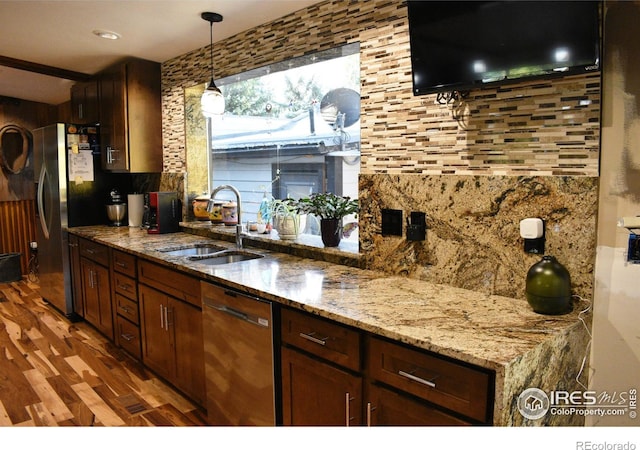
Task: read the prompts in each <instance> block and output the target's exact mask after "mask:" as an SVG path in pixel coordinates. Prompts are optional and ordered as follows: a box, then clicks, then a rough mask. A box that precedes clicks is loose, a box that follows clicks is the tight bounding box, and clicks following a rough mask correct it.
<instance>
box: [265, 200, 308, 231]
mask: <svg viewBox="0 0 640 450" xmlns="http://www.w3.org/2000/svg"><path fill="white" fill-rule="evenodd" d="M300 213H301V211H300V207H299V204H298V201H297V200H294V199H292V198H285V199H282V200H281V199H277V198H274V199H272V200H271V201H270V202H269V203H268V209H267V217H266V218H265V219H266V220H267V222H269V221H270V222H271V223H273V228H275V230H276V231H277V232H278V236H279V237H280V239H297V238H298V234H300V230H302V228H303V227H304V218H303V217H302V215H301V214H300Z"/></svg>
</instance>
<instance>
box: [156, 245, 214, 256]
mask: <svg viewBox="0 0 640 450" xmlns="http://www.w3.org/2000/svg"><path fill="white" fill-rule="evenodd" d="M221 250H224V247H220V246H219V245H214V244H204V243H203V244H191V245H183V246H179V247H166V248H160V249H158V251H159V252H162V253H164V254H165V255H168V256H204V255H210V254H212V253H218V252H220V251H221Z"/></svg>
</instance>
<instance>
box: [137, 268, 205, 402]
mask: <svg viewBox="0 0 640 450" xmlns="http://www.w3.org/2000/svg"><path fill="white" fill-rule="evenodd" d="M138 273H139V284H138V297H139V307H140V326H141V330H140V331H141V340H142V362H143V363H144V364H145V365H146V366H148V367H149V368H150V369H152V370H154V371H155V372H156V373H157V374H158V375H160V376H162V377H163V378H165V379H166V380H167V381H169V382H170V383H172V384H173V385H174V386H175V387H176V388H178V389H180V390H181V391H182V392H184V393H185V394H187V395H188V396H189V397H190V398H192V399H193V400H194V401H195V402H197V403H198V404H200V405H201V406H204V404H205V401H206V398H205V374H204V342H203V335H202V308H201V307H199V306H195V305H194V304H192V303H189V302H187V301H183V300H181V299H179V298H176V297H175V296H174V295H173V294H174V293H175V292H166V291H165V290H164V289H163V290H159V289H158V288H157V287H158V286H162V285H163V284H164V283H171V284H172V285H173V286H172V289H173V290H175V291H176V292H181V291H183V287H184V290H185V291H191V290H192V288H193V286H194V285H195V286H197V289H198V302H199V301H200V300H199V286H200V282H199V281H198V280H197V279H195V278H193V277H188V276H187V275H183V274H176V273H175V272H174V271H172V270H171V269H169V268H167V267H162V266H159V265H157V264H154V263H151V262H149V261H144V260H139V261H138ZM150 274H151V275H150ZM156 277H157V278H156ZM181 277H186V278H181ZM179 281H182V282H186V283H187V284H188V287H187V286H186V285H185V286H182V285H181V284H180V282H179ZM149 284H153V285H154V287H151V286H149Z"/></svg>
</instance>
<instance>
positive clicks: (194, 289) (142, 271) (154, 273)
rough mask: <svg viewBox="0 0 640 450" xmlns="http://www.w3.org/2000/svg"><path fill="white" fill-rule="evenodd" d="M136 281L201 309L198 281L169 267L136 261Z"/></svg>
mask: <svg viewBox="0 0 640 450" xmlns="http://www.w3.org/2000/svg"><path fill="white" fill-rule="evenodd" d="M138 281H139V282H140V283H144V284H147V285H149V286H151V287H154V288H156V289H158V290H160V291H163V292H165V293H167V294H169V295H172V296H173V297H176V298H178V299H180V300H184V301H186V302H189V303H191V304H193V305H195V306H197V307H198V308H201V307H202V300H201V298H200V280H198V279H197V278H195V277H192V276H190V275H186V274H184V273H181V272H179V271H177V270H175V269H172V268H170V267H166V266H161V265H159V264H155V263H152V262H149V261H145V260H142V259H140V260H138Z"/></svg>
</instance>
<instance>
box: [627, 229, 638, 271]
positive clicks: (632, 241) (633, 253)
mask: <svg viewBox="0 0 640 450" xmlns="http://www.w3.org/2000/svg"><path fill="white" fill-rule="evenodd" d="M627 261H628V262H632V263H634V264H640V235H638V234H630V235H629V248H628V249H627Z"/></svg>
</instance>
